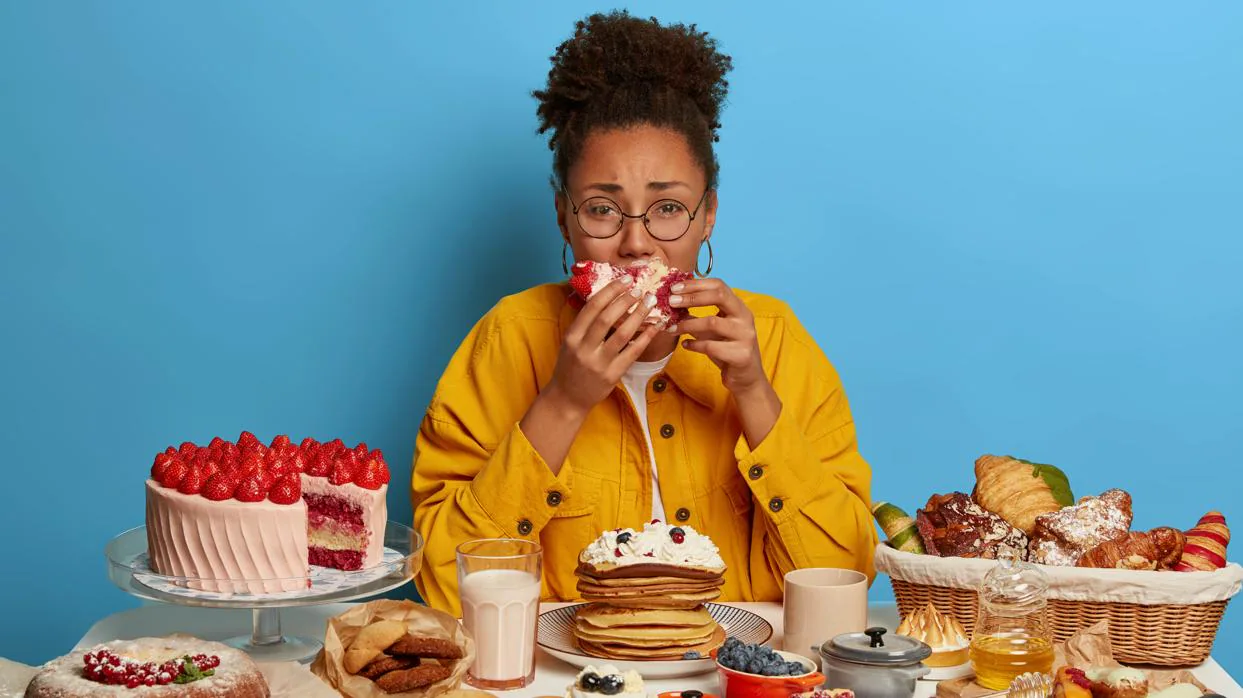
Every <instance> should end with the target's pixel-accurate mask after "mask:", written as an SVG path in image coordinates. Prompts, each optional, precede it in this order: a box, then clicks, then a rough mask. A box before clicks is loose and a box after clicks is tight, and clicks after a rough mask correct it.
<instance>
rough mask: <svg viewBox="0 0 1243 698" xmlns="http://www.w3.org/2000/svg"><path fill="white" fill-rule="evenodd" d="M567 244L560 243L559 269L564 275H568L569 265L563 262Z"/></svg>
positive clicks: (568, 244)
mask: <svg viewBox="0 0 1243 698" xmlns="http://www.w3.org/2000/svg"><path fill="white" fill-rule="evenodd" d="M569 246H570V243H568V242H563V243H561V271H563V272H565V275H566V276H569V275H570V265H568V264H566V263H565V251H566V249H567V248H568V247H569Z"/></svg>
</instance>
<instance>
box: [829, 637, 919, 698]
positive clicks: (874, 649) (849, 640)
mask: <svg viewBox="0 0 1243 698" xmlns="http://www.w3.org/2000/svg"><path fill="white" fill-rule="evenodd" d="M886 632H887V631H886V630H885V629H884V628H868V629H867V630H864V631H863V632H861V633H846V634H844V635H838V636H837V637H835V638H833V639H831V640H828V641H827V642H825V643H824V644H823V645H820V647H815V648H812V649H815V650H817V651H818V652H819V653H820V666H821V670H822V671H823V672H824V675H825V677H826V678H827V680H826V681H825V683H824V685H825V686H828V687H831V688H849V689H851V690H852V691H854V692H855V696H856V697H857V698H907V697H909V696H913V695H915V680H916V679H918V678H920V677H921V676H925V675H927V673H928V672H929V671H930V669H929V668H928V667H926V666H924V665H923V661H924V660H925V659H927V658H928V657H929V656H930V655H931V654H932V648H931V647H929V646H928V645H927V644H925V643H923V642H920V641H919V640H916V639H915V638H913V637H907V636H906V635H891V636H889V637H888V638H886V637H885V633H886Z"/></svg>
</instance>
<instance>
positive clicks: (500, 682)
mask: <svg viewBox="0 0 1243 698" xmlns="http://www.w3.org/2000/svg"><path fill="white" fill-rule="evenodd" d="M543 552H544V551H543V549H542V548H541V547H540V546H539V544H538V543H533V542H531V541H528V540H520V539H517V538H487V539H483V540H472V541H470V542H468V543H463V544H461V545H459V546H458V549H457V578H458V593H459V594H460V595H461V599H462V625H463V626H464V627H465V628H466V632H468V633H470V635H471V637H473V638H474V639H475V662H474V663H473V664H472V665H471V667H470V670H469V671H467V673H466V682H467V683H468V684H470V685H472V686H475V687H477V688H482V689H485V690H493V691H507V690H510V689H514V688H523V687H525V686H527V685H529V684H530V683H531V682H532V681H534V680H535V627H536V623H537V619H538V617H539V598H540V579H541V574H542V569H541V565H542V561H543Z"/></svg>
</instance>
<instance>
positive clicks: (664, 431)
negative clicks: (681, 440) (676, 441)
mask: <svg viewBox="0 0 1243 698" xmlns="http://www.w3.org/2000/svg"><path fill="white" fill-rule="evenodd" d="M660 435H661V436H663V437H665V438H666V439H669V438H672V437H673V425H672V424H663V425H661V427H660Z"/></svg>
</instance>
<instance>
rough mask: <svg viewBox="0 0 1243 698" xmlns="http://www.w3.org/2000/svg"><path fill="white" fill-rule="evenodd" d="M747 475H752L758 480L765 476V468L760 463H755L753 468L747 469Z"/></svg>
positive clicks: (752, 477) (751, 476) (753, 478)
mask: <svg viewBox="0 0 1243 698" xmlns="http://www.w3.org/2000/svg"><path fill="white" fill-rule="evenodd" d="M747 477H750V478H751V479H752V480H758V479H760V478H762V477H764V469H763V468H761V467H760V466H758V465H753V466H751V469H750V470H748V471H747Z"/></svg>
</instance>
